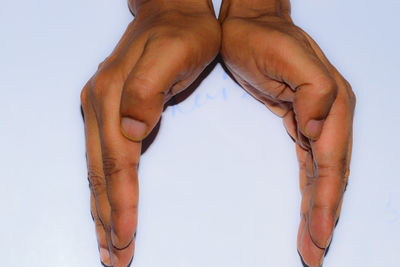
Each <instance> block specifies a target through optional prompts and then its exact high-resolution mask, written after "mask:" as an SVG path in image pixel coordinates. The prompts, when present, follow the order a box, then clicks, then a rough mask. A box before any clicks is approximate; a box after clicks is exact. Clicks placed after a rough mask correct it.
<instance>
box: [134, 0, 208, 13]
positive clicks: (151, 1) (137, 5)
mask: <svg viewBox="0 0 400 267" xmlns="http://www.w3.org/2000/svg"><path fill="white" fill-rule="evenodd" d="M128 4H129V8H130V10H131V11H132V13H133V14H138V13H139V12H146V11H150V10H151V11H165V10H177V11H183V12H185V11H189V12H200V13H201V12H209V11H212V12H214V8H213V4H212V0H128ZM151 11H150V12H151Z"/></svg>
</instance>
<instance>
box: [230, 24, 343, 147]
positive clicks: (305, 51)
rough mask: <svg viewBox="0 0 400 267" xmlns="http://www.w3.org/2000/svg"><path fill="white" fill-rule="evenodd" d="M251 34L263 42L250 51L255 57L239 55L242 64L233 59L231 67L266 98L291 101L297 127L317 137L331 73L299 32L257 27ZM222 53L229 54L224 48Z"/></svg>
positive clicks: (333, 90) (330, 95)
mask: <svg viewBox="0 0 400 267" xmlns="http://www.w3.org/2000/svg"><path fill="white" fill-rule="evenodd" d="M292 32H293V31H292ZM296 33H297V34H296ZM266 34H268V35H269V36H268V38H266ZM255 36H256V37H253V38H255V40H254V43H263V44H264V45H259V46H256V47H255V49H256V50H258V51H255V53H254V54H256V55H258V57H257V58H255V59H254V61H253V63H252V61H251V60H248V59H246V58H245V59H242V60H241V61H242V62H244V64H246V66H245V67H246V68H244V67H242V66H240V65H238V64H237V63H236V64H235V63H232V64H231V65H233V66H232V67H231V68H232V69H234V71H236V72H240V73H241V78H242V79H243V80H245V81H246V82H247V83H249V84H250V85H251V86H252V87H254V88H257V89H258V90H259V91H260V92H263V93H265V94H266V95H267V96H269V97H270V98H273V99H277V100H284V101H293V102H294V111H295V113H296V120H297V122H298V126H299V127H298V128H299V131H300V132H301V133H302V134H303V135H305V136H307V137H308V138H310V139H313V140H316V139H318V137H319V135H320V134H321V131H322V126H323V123H324V120H325V118H326V116H327V115H328V113H329V110H330V108H331V106H332V103H333V101H334V100H335V98H336V95H337V84H336V82H335V80H334V78H333V76H332V74H331V73H330V71H329V70H328V68H327V66H326V65H325V64H324V62H322V61H321V60H320V58H319V57H318V55H317V54H316V53H315V51H314V50H313V48H312V47H311V45H310V44H309V42H308V40H307V38H306V37H305V36H304V35H303V34H302V33H301V32H293V35H289V34H287V33H286V32H280V31H267V32H266V31H265V30H262V31H261V30H260V33H258V34H255ZM257 36H260V37H257ZM257 38H259V39H257ZM266 40H274V41H278V42H279V45H271V46H270V45H269V44H268V42H266ZM246 42H247V41H246ZM240 45H241V46H243V47H247V46H248V45H247V46H246V44H242V43H240ZM225 53H228V54H229V49H228V48H227V49H226V51H225ZM231 56H232V55H231ZM238 56H240V55H238ZM238 56H235V57H233V56H232V57H233V58H236V57H238ZM228 65H229V62H228ZM293 92H294V96H293Z"/></svg>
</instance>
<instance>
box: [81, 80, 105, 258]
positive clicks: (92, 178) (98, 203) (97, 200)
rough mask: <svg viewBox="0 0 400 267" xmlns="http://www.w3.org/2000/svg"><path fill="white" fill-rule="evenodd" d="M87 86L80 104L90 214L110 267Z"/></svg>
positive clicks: (101, 180) (95, 128)
mask: <svg viewBox="0 0 400 267" xmlns="http://www.w3.org/2000/svg"><path fill="white" fill-rule="evenodd" d="M89 92H90V91H89V90H88V89H87V86H86V87H85V88H84V89H83V90H82V96H81V102H82V109H83V111H84V114H85V139H86V156H87V165H88V166H87V167H88V179H89V185H90V191H91V202H90V203H91V213H92V216H93V218H94V221H95V224H96V234H97V240H98V243H99V250H100V256H101V259H102V261H103V263H105V264H106V265H111V259H110V255H109V253H107V252H109V246H108V244H107V240H106V237H107V235H109V231H110V230H109V229H110V227H109V226H110V213H111V209H110V205H109V202H108V197H107V190H106V181H105V177H104V173H103V164H102V153H101V143H100V136H99V131H98V126H97V120H96V116H95V114H94V111H93V108H92V106H91V103H90V102H89V100H88V99H89V97H88V93H89Z"/></svg>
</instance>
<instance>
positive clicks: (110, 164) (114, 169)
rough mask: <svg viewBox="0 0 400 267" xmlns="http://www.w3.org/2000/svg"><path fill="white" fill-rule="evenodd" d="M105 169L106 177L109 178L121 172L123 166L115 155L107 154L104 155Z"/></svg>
mask: <svg viewBox="0 0 400 267" xmlns="http://www.w3.org/2000/svg"><path fill="white" fill-rule="evenodd" d="M103 170H104V176H105V178H106V179H109V178H110V177H111V176H112V175H115V174H117V173H119V172H121V170H122V167H121V164H120V163H119V161H118V160H117V159H116V158H115V157H111V156H106V157H103Z"/></svg>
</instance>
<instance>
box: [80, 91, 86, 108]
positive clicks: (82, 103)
mask: <svg viewBox="0 0 400 267" xmlns="http://www.w3.org/2000/svg"><path fill="white" fill-rule="evenodd" d="M80 99H81V105H82V107H85V106H86V104H87V89H86V87H84V88H83V89H82V91H81V94H80Z"/></svg>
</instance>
